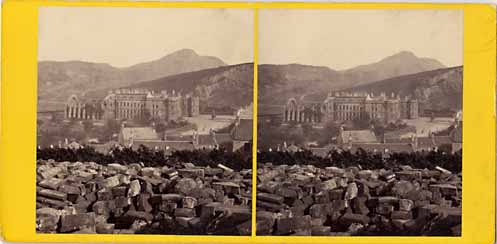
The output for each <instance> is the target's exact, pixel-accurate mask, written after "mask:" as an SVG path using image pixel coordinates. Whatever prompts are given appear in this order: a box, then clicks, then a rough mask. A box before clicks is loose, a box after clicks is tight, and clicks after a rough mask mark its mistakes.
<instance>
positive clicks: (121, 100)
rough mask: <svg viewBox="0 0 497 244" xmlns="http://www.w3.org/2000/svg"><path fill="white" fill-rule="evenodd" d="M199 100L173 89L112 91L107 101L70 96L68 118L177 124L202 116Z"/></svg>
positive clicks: (65, 113)
mask: <svg viewBox="0 0 497 244" xmlns="http://www.w3.org/2000/svg"><path fill="white" fill-rule="evenodd" d="M199 106H200V104H199V97H198V96H193V95H190V94H188V95H182V94H181V93H179V92H175V91H174V90H173V91H172V92H171V93H168V92H167V91H162V92H160V93H154V92H152V91H149V90H144V89H120V90H116V91H112V92H110V93H109V94H108V95H107V96H106V97H105V98H104V99H85V98H78V97H77V96H76V95H72V96H70V97H69V99H68V101H67V102H66V106H65V111H64V117H65V118H66V119H83V120H106V119H118V120H122V119H124V120H125V119H136V118H144V117H145V116H147V117H148V118H151V119H159V120H165V121H177V120H179V119H180V118H182V117H194V116H197V115H199Z"/></svg>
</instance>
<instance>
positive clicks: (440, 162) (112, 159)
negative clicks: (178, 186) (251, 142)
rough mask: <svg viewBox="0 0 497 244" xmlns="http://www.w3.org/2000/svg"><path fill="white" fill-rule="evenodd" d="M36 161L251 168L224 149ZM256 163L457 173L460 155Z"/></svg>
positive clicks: (284, 157)
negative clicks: (408, 166)
mask: <svg viewBox="0 0 497 244" xmlns="http://www.w3.org/2000/svg"><path fill="white" fill-rule="evenodd" d="M37 158H38V159H45V160H48V159H53V160H55V161H72V162H76V161H80V162H97V163H100V164H109V163H119V164H131V163H143V164H144V165H145V166H151V167H157V166H162V165H176V164H181V163H185V162H189V163H193V164H195V165H198V166H211V167H217V165H218V164H219V163H221V164H223V165H225V166H228V167H230V168H232V169H235V170H241V169H251V168H252V157H251V155H250V153H244V152H229V151H227V150H226V149H224V148H220V149H215V150H193V151H175V152H173V153H172V154H170V155H167V154H166V153H165V152H164V151H162V150H151V149H149V148H147V147H144V146H141V147H140V148H139V149H138V150H133V149H131V148H120V149H119V148H116V149H113V150H112V151H111V152H110V153H109V154H103V153H100V152H97V151H95V149H93V148H92V147H88V146H87V147H84V148H80V149H68V148H43V149H38V150H37ZM257 161H258V162H261V163H266V162H271V163H273V164H275V165H281V164H287V165H293V164H311V165H315V166H316V167H321V168H324V167H328V166H336V167H341V168H346V167H350V166H361V167H362V168H364V169H380V168H395V167H398V166H399V165H410V166H411V167H413V168H420V169H424V168H428V169H434V168H435V167H436V166H440V167H442V168H445V169H448V170H450V171H452V172H454V173H459V172H461V167H462V151H459V152H457V153H454V154H448V153H444V152H435V151H430V152H412V153H407V152H402V153H392V154H388V155H385V154H381V153H370V152H366V151H364V150H358V151H356V152H355V153H352V152H350V151H336V150H333V151H330V152H329V154H328V156H327V157H320V156H317V155H315V154H313V153H312V152H311V151H308V150H306V151H299V152H295V153H292V152H275V151H273V152H268V151H262V152H259V153H258V154H257Z"/></svg>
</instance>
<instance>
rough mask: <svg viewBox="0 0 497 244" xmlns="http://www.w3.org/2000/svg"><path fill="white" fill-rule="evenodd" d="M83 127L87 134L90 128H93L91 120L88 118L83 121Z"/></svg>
mask: <svg viewBox="0 0 497 244" xmlns="http://www.w3.org/2000/svg"><path fill="white" fill-rule="evenodd" d="M83 129H84V130H85V132H86V133H87V134H89V133H90V132H91V130H92V129H93V122H92V121H90V120H85V121H83Z"/></svg>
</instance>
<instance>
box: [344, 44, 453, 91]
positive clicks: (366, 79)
mask: <svg viewBox="0 0 497 244" xmlns="http://www.w3.org/2000/svg"><path fill="white" fill-rule="evenodd" d="M441 68H445V66H444V65H443V64H442V63H440V62H439V61H438V60H435V59H430V58H420V57H417V56H416V55H414V53H412V52H409V51H402V52H399V53H397V54H394V55H392V56H388V57H386V58H384V59H382V60H380V61H378V62H376V63H372V64H367V65H360V66H357V67H355V68H352V69H348V70H344V71H341V72H340V73H341V75H342V76H343V77H344V79H346V80H348V81H350V82H352V83H353V84H352V85H354V86H357V85H363V84H367V83H370V82H374V81H379V80H384V79H388V78H392V77H397V76H402V75H408V74H415V73H419V72H423V71H428V70H436V69H441Z"/></svg>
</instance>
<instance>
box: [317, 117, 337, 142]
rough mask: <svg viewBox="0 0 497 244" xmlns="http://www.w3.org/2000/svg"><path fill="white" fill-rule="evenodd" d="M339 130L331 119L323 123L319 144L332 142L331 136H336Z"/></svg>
mask: <svg viewBox="0 0 497 244" xmlns="http://www.w3.org/2000/svg"><path fill="white" fill-rule="evenodd" d="M339 132H340V127H339V126H338V125H337V124H335V122H333V121H329V122H327V123H326V124H325V125H324V129H323V133H321V134H320V135H321V137H320V138H319V139H318V143H319V144H320V145H326V144H328V143H331V142H332V138H333V137H336V136H338V133H339Z"/></svg>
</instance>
